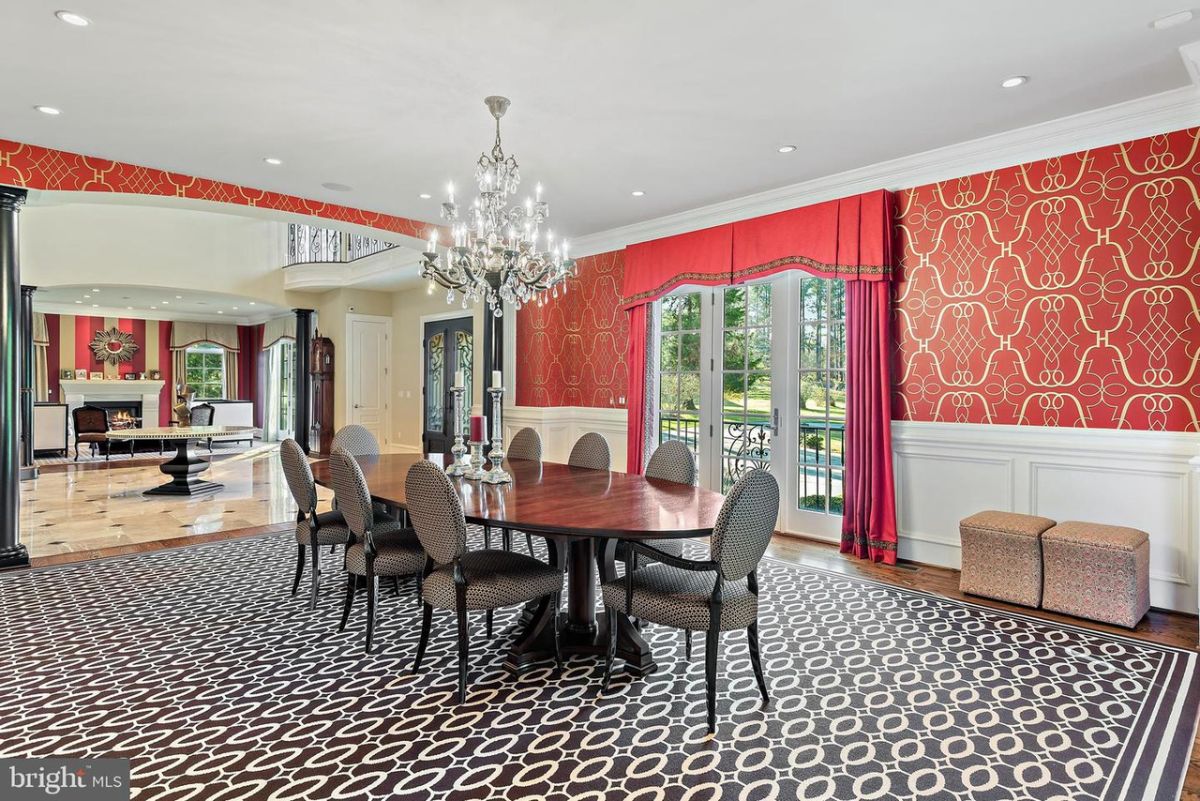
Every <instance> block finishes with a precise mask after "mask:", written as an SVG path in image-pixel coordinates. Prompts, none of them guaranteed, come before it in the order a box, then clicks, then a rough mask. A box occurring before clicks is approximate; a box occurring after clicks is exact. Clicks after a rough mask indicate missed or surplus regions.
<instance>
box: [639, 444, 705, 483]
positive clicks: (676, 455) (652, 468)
mask: <svg viewBox="0 0 1200 801" xmlns="http://www.w3.org/2000/svg"><path fill="white" fill-rule="evenodd" d="M646 478H659V479H662V480H663V481H674V482H675V483H677V484H689V485H690V484H695V483H696V457H694V456H692V451H691V449H689V448H688V446H687V445H685V444H684V443H683V442H682V441H680V440H677V439H669V440H667V441H666V442H664V443H663V444H661V445H659V446H658V449H657V450H655V451H654V455H653V456H651V457H650V461H649V462H648V463H647V464H646Z"/></svg>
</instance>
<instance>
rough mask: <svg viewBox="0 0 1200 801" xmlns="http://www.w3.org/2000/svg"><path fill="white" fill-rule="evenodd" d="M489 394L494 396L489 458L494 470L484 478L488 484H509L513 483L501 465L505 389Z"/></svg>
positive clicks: (493, 389) (490, 389)
mask: <svg viewBox="0 0 1200 801" xmlns="http://www.w3.org/2000/svg"><path fill="white" fill-rule="evenodd" d="M488 392H489V393H491V395H492V450H491V452H490V453H489V454H488V458H489V459H491V460H492V469H491V470H489V471H487V473H486V474H484V476H483V480H484V482H486V483H488V484H507V483H508V482H510V481H512V480H513V478H512V476H510V475H509V474H508V473H507V472H506V471H505V470H504V468H503V467H501V466H500V465H501V463H502V462H503V461H504V433H503V432H504V423H503V422H502V421H501V420H500V408H501V406H502V405H503V400H504V388H503V387H491V388H489V389H488Z"/></svg>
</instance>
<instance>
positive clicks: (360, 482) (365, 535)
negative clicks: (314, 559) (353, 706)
mask: <svg viewBox="0 0 1200 801" xmlns="http://www.w3.org/2000/svg"><path fill="white" fill-rule="evenodd" d="M329 469H330V473H331V475H332V478H333V493H334V496H335V497H336V498H337V499H338V511H339V512H341V514H342V516H343V518H344V519H345V521H346V526H347V527H348V528H349V529H350V533H351V534H353V535H354V542H353V544H352V545H350V547H349V548H347V549H346V573H347V578H346V603H345V605H344V606H343V607H342V622H341V624H339V625H338V631H345V630H346V623H347V621H349V619H350V608H351V607H352V606H353V605H354V595H355V592H356V591H357V589H358V585H359V578H360V577H361V578H364V579H365V580H366V581H365V583H366V587H367V653H371V644H372V641H373V640H374V638H375V607H376V606H378V604H379V577H380V576H391V577H393V578H395V577H398V576H412V577H413V578H414V579H416V578H417V577H419V576H420V574H421V570H422V569H423V568H424V567H425V561H426V559H425V551H423V550H421V543H420V542H419V541H418V540H417V537H416V535H415V534H414V533H413V531H412V529H403V528H401V527H400V524H399V523H397V522H396V521H393V520H385V521H382V522H379V521H377V519H376V514H375V510H374V507H373V506H372V503H371V491H370V490H369V489H368V488H367V480H366V479H365V478H364V477H363V473H362V468H360V467H359V466H358V462H356V461H355V460H354V457H353V456H352V455H351V454H349V453H348V452H346V451H344V450H341V449H339V450H335V451H334V452H333V453H332V454H331V455H330V456H329Z"/></svg>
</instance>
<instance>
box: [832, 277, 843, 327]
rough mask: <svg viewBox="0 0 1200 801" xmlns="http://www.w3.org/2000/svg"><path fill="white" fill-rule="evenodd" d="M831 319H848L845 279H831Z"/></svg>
mask: <svg viewBox="0 0 1200 801" xmlns="http://www.w3.org/2000/svg"><path fill="white" fill-rule="evenodd" d="M828 283H829V284H830V287H829V297H830V304H829V319H830V320H845V319H846V282H845V281H829V282H828Z"/></svg>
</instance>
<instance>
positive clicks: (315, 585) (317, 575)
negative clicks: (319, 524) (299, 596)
mask: <svg viewBox="0 0 1200 801" xmlns="http://www.w3.org/2000/svg"><path fill="white" fill-rule="evenodd" d="M316 539H317V538H316V537H315V536H314V537H313V542H312V543H311V546H312V547H311V548H310V550H311V551H312V581H311V583H312V597H311V598H309V599H308V608H309V609H316V608H317V593H318V592H319V591H320V589H321V548H320V546H319V545H317V543H316Z"/></svg>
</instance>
